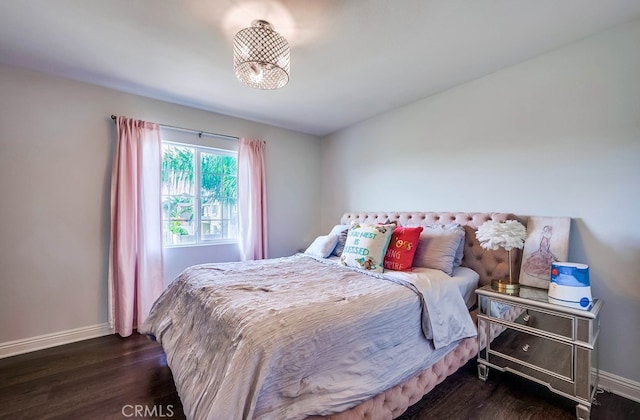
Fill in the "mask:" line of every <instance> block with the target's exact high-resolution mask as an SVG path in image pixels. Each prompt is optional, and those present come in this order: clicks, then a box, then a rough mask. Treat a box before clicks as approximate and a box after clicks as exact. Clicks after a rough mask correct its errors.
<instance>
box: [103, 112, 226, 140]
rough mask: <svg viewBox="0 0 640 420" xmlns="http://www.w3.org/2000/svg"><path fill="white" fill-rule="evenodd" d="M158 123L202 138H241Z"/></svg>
mask: <svg viewBox="0 0 640 420" xmlns="http://www.w3.org/2000/svg"><path fill="white" fill-rule="evenodd" d="M116 118H118V117H116V116H115V115H112V116H111V119H112V120H113V121H115V120H116ZM158 125H159V126H160V127H163V128H168V129H170V130H177V131H184V132H187V133H197V134H198V137H200V138H202V136H209V137H218V138H221V139H225V140H238V139H239V138H238V137H236V136H228V135H226V134H218V133H210V132H208V131H202V130H193V129H191V128H183V127H176V126H175V125H166V124H158Z"/></svg>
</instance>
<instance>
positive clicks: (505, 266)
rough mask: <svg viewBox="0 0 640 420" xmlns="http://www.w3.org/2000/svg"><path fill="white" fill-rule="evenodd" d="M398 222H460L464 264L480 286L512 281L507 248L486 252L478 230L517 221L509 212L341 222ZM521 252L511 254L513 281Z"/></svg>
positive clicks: (359, 216) (351, 217)
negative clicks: (487, 224)
mask: <svg viewBox="0 0 640 420" xmlns="http://www.w3.org/2000/svg"><path fill="white" fill-rule="evenodd" d="M387 220H390V221H392V222H393V221H397V222H398V225H399V226H407V225H414V226H415V225H421V226H426V225H435V224H440V225H444V224H447V223H452V222H455V223H459V224H460V225H462V226H464V228H465V231H466V236H465V245H464V257H463V259H462V265H463V266H464V267H469V268H471V269H472V270H474V271H476V272H477V273H478V274H479V275H480V285H481V286H484V285H486V284H490V283H491V280H492V279H506V278H509V263H508V254H507V251H505V250H504V249H499V250H497V251H492V250H487V249H484V248H482V247H481V246H480V243H479V242H478V240H477V239H476V235H475V231H476V229H478V227H479V226H480V225H481V224H483V223H484V222H486V221H487V220H498V221H504V220H517V218H516V217H515V216H514V215H513V214H509V213H452V212H362V213H357V212H356V213H345V214H344V215H342V218H341V219H340V223H342V224H344V225H348V224H349V223H351V222H352V221H356V222H360V223H384V222H385V221H387ZM519 251H520V250H518V249H515V250H513V251H512V255H511V258H512V272H513V277H514V279H517V278H518V274H519V272H520V252H519Z"/></svg>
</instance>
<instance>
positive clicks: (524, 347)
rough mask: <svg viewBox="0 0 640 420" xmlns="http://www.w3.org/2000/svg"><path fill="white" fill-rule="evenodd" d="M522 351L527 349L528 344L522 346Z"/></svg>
mask: <svg viewBox="0 0 640 420" xmlns="http://www.w3.org/2000/svg"><path fill="white" fill-rule="evenodd" d="M522 351H524V352H527V351H529V345H528V344H525V345H524V346H522Z"/></svg>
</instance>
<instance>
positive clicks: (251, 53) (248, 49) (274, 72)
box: [233, 20, 291, 89]
mask: <svg viewBox="0 0 640 420" xmlns="http://www.w3.org/2000/svg"><path fill="white" fill-rule="evenodd" d="M290 62H291V54H290V50H289V43H288V42H287V40H286V39H285V38H284V37H283V36H282V35H280V34H279V33H277V32H276V31H275V30H274V29H273V26H271V24H270V23H269V22H267V21H265V20H254V21H253V22H252V24H251V27H249V28H245V29H242V30H241V31H239V32H238V33H237V34H236V36H235V37H234V39H233V70H234V72H235V74H236V77H237V78H238V80H240V81H241V82H242V83H244V84H245V85H248V86H251V87H254V88H257V89H278V88H281V87H283V86H284V85H286V84H287V83H288V82H289V70H290Z"/></svg>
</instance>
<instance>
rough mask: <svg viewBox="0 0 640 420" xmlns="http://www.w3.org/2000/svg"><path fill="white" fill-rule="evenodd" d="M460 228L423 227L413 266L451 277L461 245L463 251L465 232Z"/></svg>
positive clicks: (442, 226)
mask: <svg viewBox="0 0 640 420" xmlns="http://www.w3.org/2000/svg"><path fill="white" fill-rule="evenodd" d="M460 228H461V229H458V228H452V227H449V228H446V227H445V226H444V225H437V226H427V227H425V228H424V230H423V231H422V233H421V234H420V240H419V241H418V246H417V248H416V254H415V256H414V257H413V266H414V267H425V268H434V269H436V270H441V271H444V272H445V273H446V274H448V275H449V276H450V275H452V274H453V267H456V265H455V262H456V255H457V253H458V249H459V248H460V246H461V244H462V247H463V248H462V249H463V250H464V236H465V232H464V228H462V226H460ZM460 261H462V257H461V256H460Z"/></svg>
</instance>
